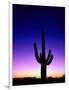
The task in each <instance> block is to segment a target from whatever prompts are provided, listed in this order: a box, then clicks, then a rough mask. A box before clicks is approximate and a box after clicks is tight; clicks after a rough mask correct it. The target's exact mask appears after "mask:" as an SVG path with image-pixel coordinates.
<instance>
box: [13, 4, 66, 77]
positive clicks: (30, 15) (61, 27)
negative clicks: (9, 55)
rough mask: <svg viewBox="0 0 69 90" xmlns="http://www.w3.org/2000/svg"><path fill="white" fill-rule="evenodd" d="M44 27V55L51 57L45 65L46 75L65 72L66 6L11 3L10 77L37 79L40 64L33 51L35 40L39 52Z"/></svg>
mask: <svg viewBox="0 0 69 90" xmlns="http://www.w3.org/2000/svg"><path fill="white" fill-rule="evenodd" d="M42 27H44V34H45V47H46V50H45V51H46V57H47V55H48V51H49V49H51V51H52V54H53V56H54V58H53V61H52V63H51V64H50V65H49V66H47V77H49V76H51V77H61V76H63V75H64V74H65V8H64V7H48V6H31V5H18V4H13V78H23V77H37V78H40V73H41V65H40V64H39V63H38V62H37V60H36V58H35V54H34V42H36V44H37V48H38V53H40V52H41V50H42V46H41V28H42Z"/></svg>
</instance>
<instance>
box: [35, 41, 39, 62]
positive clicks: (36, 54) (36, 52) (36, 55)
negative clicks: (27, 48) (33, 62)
mask: <svg viewBox="0 0 69 90" xmlns="http://www.w3.org/2000/svg"><path fill="white" fill-rule="evenodd" d="M34 51H35V57H36V59H37V61H38V62H39V63H41V62H40V58H39V56H38V51H37V47H36V43H34Z"/></svg>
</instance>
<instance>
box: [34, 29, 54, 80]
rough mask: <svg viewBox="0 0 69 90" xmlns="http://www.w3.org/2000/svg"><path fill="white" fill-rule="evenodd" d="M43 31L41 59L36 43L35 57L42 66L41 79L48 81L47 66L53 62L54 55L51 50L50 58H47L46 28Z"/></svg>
mask: <svg viewBox="0 0 69 90" xmlns="http://www.w3.org/2000/svg"><path fill="white" fill-rule="evenodd" d="M41 31H42V53H40V57H39V55H38V50H37V46H36V43H34V52H35V57H36V59H37V61H38V63H40V64H41V79H46V78H47V72H46V71H47V70H46V69H47V65H49V64H50V63H51V62H52V60H53V54H51V50H49V53H48V56H47V58H46V56H45V55H46V54H45V38H44V28H42V30H41Z"/></svg>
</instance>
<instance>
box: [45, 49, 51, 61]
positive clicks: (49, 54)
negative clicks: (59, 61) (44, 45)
mask: <svg viewBox="0 0 69 90" xmlns="http://www.w3.org/2000/svg"><path fill="white" fill-rule="evenodd" d="M50 56H51V50H49V53H48V56H47V59H46V60H49V58H50Z"/></svg>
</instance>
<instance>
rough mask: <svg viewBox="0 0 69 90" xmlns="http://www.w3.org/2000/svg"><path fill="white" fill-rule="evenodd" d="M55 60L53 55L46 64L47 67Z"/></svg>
mask: <svg viewBox="0 0 69 90" xmlns="http://www.w3.org/2000/svg"><path fill="white" fill-rule="evenodd" d="M52 60H53V55H51V56H50V58H49V60H48V61H47V62H46V64H47V65H49V64H50V63H51V62H52Z"/></svg>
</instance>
